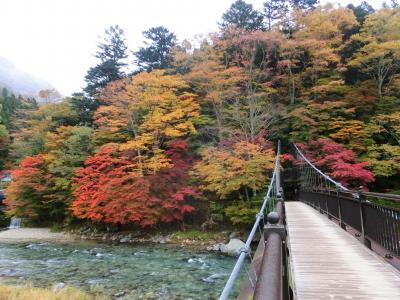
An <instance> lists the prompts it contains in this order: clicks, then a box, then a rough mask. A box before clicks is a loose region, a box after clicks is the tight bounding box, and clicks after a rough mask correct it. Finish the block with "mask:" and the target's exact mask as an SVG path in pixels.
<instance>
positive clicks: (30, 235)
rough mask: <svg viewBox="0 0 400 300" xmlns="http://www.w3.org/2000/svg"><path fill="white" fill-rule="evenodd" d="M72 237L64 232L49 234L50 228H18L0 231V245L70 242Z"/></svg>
mask: <svg viewBox="0 0 400 300" xmlns="http://www.w3.org/2000/svg"><path fill="white" fill-rule="evenodd" d="M73 239H74V238H73V236H72V235H70V234H68V233H64V232H50V228H19V229H8V230H4V231H0V243H1V242H3V243H5V242H25V241H71V240H73Z"/></svg>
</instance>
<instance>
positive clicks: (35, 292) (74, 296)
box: [0, 285, 109, 300]
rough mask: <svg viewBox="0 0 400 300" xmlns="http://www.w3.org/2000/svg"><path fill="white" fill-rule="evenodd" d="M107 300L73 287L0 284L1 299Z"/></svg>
mask: <svg viewBox="0 0 400 300" xmlns="http://www.w3.org/2000/svg"><path fill="white" fill-rule="evenodd" d="M26 299H37V300H39V299H40V300H107V299H109V298H107V297H105V296H99V295H90V294H88V293H85V292H83V291H80V290H78V289H76V288H73V287H65V288H63V289H61V290H59V291H53V290H52V289H51V288H35V287H32V286H29V285H27V286H23V287H15V286H8V285H0V300H26Z"/></svg>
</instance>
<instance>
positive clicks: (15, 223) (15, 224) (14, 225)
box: [8, 217, 21, 229]
mask: <svg viewBox="0 0 400 300" xmlns="http://www.w3.org/2000/svg"><path fill="white" fill-rule="evenodd" d="M20 227H21V218H16V217H12V218H11V222H10V226H8V229H18V228H20Z"/></svg>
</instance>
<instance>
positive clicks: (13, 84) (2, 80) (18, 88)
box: [0, 56, 53, 97]
mask: <svg viewBox="0 0 400 300" xmlns="http://www.w3.org/2000/svg"><path fill="white" fill-rule="evenodd" d="M0 86H2V87H6V88H8V89H10V90H12V91H13V92H14V93H15V94H21V95H23V96H31V97H36V96H37V95H38V92H39V91H40V90H43V89H52V88H53V87H52V85H51V84H50V83H48V82H46V81H45V80H43V79H40V78H38V77H35V76H33V75H31V74H29V73H26V72H24V71H21V70H19V69H17V68H16V67H15V66H14V65H13V64H12V63H11V62H10V61H9V60H7V59H5V58H4V57H1V56H0Z"/></svg>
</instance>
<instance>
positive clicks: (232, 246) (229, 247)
mask: <svg viewBox="0 0 400 300" xmlns="http://www.w3.org/2000/svg"><path fill="white" fill-rule="evenodd" d="M244 246H245V243H243V242H242V241H241V240H239V239H231V240H230V241H229V243H228V244H225V245H224V244H223V245H222V246H221V247H220V251H221V252H222V253H224V254H227V255H229V256H238V255H239V251H240V249H242V248H244Z"/></svg>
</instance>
